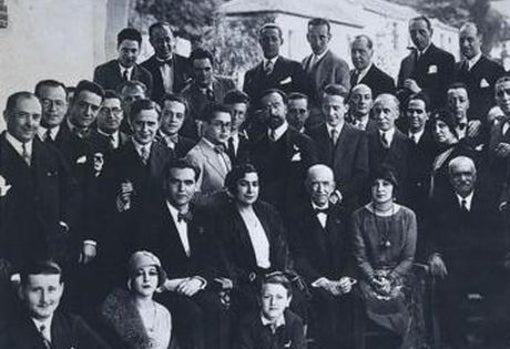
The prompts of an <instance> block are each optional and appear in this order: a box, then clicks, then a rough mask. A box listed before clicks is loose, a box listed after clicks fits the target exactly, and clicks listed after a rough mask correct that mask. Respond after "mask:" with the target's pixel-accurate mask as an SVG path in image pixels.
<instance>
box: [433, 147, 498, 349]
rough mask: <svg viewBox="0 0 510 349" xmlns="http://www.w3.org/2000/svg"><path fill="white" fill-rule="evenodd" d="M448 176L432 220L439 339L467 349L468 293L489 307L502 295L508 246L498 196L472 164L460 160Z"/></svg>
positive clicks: (454, 163)
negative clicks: (482, 185)
mask: <svg viewBox="0 0 510 349" xmlns="http://www.w3.org/2000/svg"><path fill="white" fill-rule="evenodd" d="M448 172H449V177H450V182H451V184H452V189H450V190H449V191H448V192H445V193H444V197H439V198H436V200H434V201H433V203H432V205H431V209H430V214H429V216H428V220H429V222H428V224H427V229H428V234H427V236H428V237H429V238H430V240H429V264H430V268H431V273H432V275H434V276H435V277H437V278H438V279H439V282H438V287H439V289H438V292H437V293H436V294H437V295H438V296H439V299H438V301H439V305H440V306H439V309H440V313H439V315H440V324H441V329H442V333H441V338H442V339H443V341H444V342H445V344H446V345H449V346H450V347H452V348H466V347H468V345H467V343H468V341H467V338H466V335H467V333H468V331H469V330H468V327H467V323H466V318H467V316H468V314H467V311H466V305H467V302H466V301H467V299H468V297H467V295H468V294H471V295H474V296H472V297H482V298H483V302H482V303H480V304H481V305H486V304H489V303H490V302H491V301H492V300H493V298H492V297H494V295H495V294H497V292H499V291H501V289H502V287H501V286H503V282H502V280H504V277H503V275H505V273H506V272H505V271H504V269H503V262H504V257H505V254H506V253H507V248H506V241H505V237H504V234H502V229H501V225H500V221H499V219H498V216H497V215H496V205H495V198H494V196H487V193H486V192H484V191H483V190H482V188H480V186H479V185H478V182H477V171H476V167H475V164H474V162H473V160H472V159H470V158H468V157H465V156H460V157H456V158H454V159H452V160H451V161H450V162H449V164H448ZM487 232H490V234H487ZM475 273H476V275H475ZM500 306H501V305H500ZM486 310H487V309H485V311H486ZM482 312H483V310H482ZM443 331H444V332H443Z"/></svg>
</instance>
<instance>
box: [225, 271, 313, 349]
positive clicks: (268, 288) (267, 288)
mask: <svg viewBox="0 0 510 349" xmlns="http://www.w3.org/2000/svg"><path fill="white" fill-rule="evenodd" d="M291 301H292V285H291V283H290V281H289V280H288V279H287V277H286V276H285V275H283V273H281V272H275V273H271V274H269V275H267V276H266V277H265V278H264V280H263V281H262V286H261V294H260V307H261V309H260V312H254V313H251V314H248V315H247V316H246V317H244V318H243V319H242V321H241V324H240V327H239V332H238V333H239V337H238V338H237V340H236V345H235V348H237V349H255V348H256V349H280V348H281V349H283V348H290V349H305V348H306V339H305V331H304V325H303V321H302V320H301V318H300V317H299V316H297V315H296V314H294V313H293V312H292V311H290V310H289V309H287V308H288V307H289V305H290V302H291Z"/></svg>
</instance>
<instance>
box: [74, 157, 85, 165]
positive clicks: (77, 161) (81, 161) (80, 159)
mask: <svg viewBox="0 0 510 349" xmlns="http://www.w3.org/2000/svg"><path fill="white" fill-rule="evenodd" d="M86 162H87V156H86V155H82V156H80V157H79V158H78V159H77V160H76V163H77V164H84V163H86Z"/></svg>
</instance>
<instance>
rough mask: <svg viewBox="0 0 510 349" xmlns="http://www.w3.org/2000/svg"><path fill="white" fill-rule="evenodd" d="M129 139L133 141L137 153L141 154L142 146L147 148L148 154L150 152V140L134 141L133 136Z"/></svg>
mask: <svg viewBox="0 0 510 349" xmlns="http://www.w3.org/2000/svg"><path fill="white" fill-rule="evenodd" d="M131 141H132V142H133V145H134V147H135V150H136V152H137V153H138V155H140V156H142V149H144V148H145V149H146V150H147V152H148V153H149V154H150V153H151V146H152V142H150V143H147V144H140V143H138V142H137V141H136V139H135V137H131Z"/></svg>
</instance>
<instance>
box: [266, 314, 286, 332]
mask: <svg viewBox="0 0 510 349" xmlns="http://www.w3.org/2000/svg"><path fill="white" fill-rule="evenodd" d="M260 321H262V325H263V326H267V325H273V324H274V325H275V327H274V328H275V329H277V328H278V327H281V326H285V315H284V314H282V315H281V316H280V317H279V318H278V319H276V320H275V321H271V320H269V319H267V318H266V317H265V316H264V315H263V314H260Z"/></svg>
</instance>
